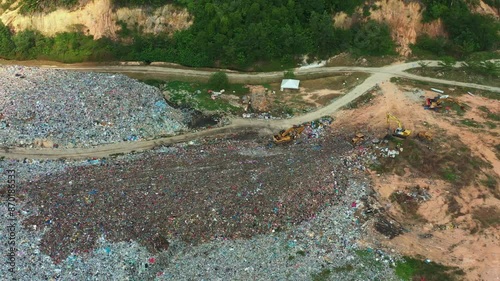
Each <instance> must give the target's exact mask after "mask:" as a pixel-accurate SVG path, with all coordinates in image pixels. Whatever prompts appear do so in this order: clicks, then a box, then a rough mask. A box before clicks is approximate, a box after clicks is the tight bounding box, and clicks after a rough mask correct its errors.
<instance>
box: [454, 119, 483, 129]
mask: <svg viewBox="0 0 500 281" xmlns="http://www.w3.org/2000/svg"><path fill="white" fill-rule="evenodd" d="M460 123H462V124H463V125H465V126H467V127H473V128H484V126H483V125H481V123H479V122H477V121H475V120H472V119H462V120H460Z"/></svg>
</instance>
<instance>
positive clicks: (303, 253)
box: [297, 250, 306, 257]
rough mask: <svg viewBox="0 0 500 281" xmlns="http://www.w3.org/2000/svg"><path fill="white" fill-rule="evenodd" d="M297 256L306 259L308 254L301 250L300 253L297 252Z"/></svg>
mask: <svg viewBox="0 0 500 281" xmlns="http://www.w3.org/2000/svg"><path fill="white" fill-rule="evenodd" d="M297 255H299V256H303V257H304V256H305V255H306V252H304V251H302V250H300V251H297Z"/></svg>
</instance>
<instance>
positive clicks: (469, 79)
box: [406, 67, 500, 87]
mask: <svg viewBox="0 0 500 281" xmlns="http://www.w3.org/2000/svg"><path fill="white" fill-rule="evenodd" d="M406 72H408V73H412V74H416V75H420V76H425V77H432V78H439V79H444V80H451V81H458V82H465V83H474V84H481V85H488V86H493V87H500V79H498V77H494V76H492V75H484V74H479V73H471V72H470V71H468V69H467V68H463V67H460V68H452V69H444V68H442V67H420V68H412V69H408V70H406Z"/></svg>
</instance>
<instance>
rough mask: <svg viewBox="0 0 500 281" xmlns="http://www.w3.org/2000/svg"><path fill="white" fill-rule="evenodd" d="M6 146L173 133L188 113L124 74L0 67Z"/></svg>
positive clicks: (84, 143)
mask: <svg viewBox="0 0 500 281" xmlns="http://www.w3.org/2000/svg"><path fill="white" fill-rule="evenodd" d="M0 83H1V84H2V87H1V88H0V114H1V115H0V116H1V117H0V119H1V120H0V144H1V145H2V146H32V145H34V146H42V147H54V146H57V147H61V148H62V147H74V148H78V147H88V146H93V145H100V144H106V143H116V142H122V141H136V140H140V139H143V138H151V137H154V136H158V135H172V134H175V133H176V132H178V131H180V130H183V129H185V128H186V125H185V124H184V123H183V121H184V119H185V117H184V114H183V113H182V112H181V111H180V110H177V109H174V108H172V107H170V106H169V105H168V104H167V103H166V102H165V100H164V98H163V96H162V94H161V92H160V91H159V90H158V89H157V88H154V87H152V86H148V85H145V84H143V83H140V82H139V81H137V80H133V79H130V78H128V77H126V76H124V75H119V74H114V75H111V74H100V73H83V72H68V71H63V70H53V69H40V68H34V67H23V66H2V67H0Z"/></svg>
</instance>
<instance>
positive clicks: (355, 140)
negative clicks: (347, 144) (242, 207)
mask: <svg viewBox="0 0 500 281" xmlns="http://www.w3.org/2000/svg"><path fill="white" fill-rule="evenodd" d="M364 140H365V135H363V134H362V133H357V134H356V135H355V136H354V138H352V140H351V142H352V144H353V145H357V144H358V143H360V142H362V141H364Z"/></svg>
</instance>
